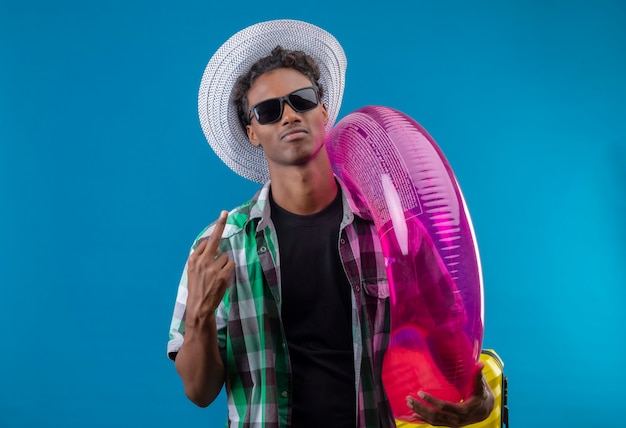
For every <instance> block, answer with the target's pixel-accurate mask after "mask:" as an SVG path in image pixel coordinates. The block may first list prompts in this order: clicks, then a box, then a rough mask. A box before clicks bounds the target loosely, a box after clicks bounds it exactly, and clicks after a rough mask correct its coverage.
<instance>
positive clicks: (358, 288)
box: [354, 285, 361, 293]
mask: <svg viewBox="0 0 626 428" xmlns="http://www.w3.org/2000/svg"><path fill="white" fill-rule="evenodd" d="M354 289H355V290H356V292H357V293H358V292H359V291H361V287H360V286H358V285H357V286H356V287H354Z"/></svg>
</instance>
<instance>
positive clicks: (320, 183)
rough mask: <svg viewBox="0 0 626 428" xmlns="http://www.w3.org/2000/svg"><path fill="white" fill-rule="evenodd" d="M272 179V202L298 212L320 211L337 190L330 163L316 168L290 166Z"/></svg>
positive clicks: (311, 212)
mask: <svg viewBox="0 0 626 428" xmlns="http://www.w3.org/2000/svg"><path fill="white" fill-rule="evenodd" d="M270 175H271V174H270ZM277 175H278V174H277ZM271 180H272V182H271V188H272V198H273V199H274V202H276V203H277V204H278V205H279V206H280V207H281V208H283V209H284V210H287V211H289V212H290V213H293V214H298V215H309V214H315V213H316V212H319V211H321V210H323V209H324V208H326V207H327V206H328V205H329V204H330V203H331V202H332V201H333V200H334V198H335V196H336V195H337V190H338V189H337V182H336V181H335V176H334V175H333V172H332V168H331V167H330V163H328V165H327V166H325V167H322V168H315V169H313V168H301V169H300V168H297V169H296V168H289V170H287V171H283V172H282V173H281V174H280V175H279V176H278V177H271Z"/></svg>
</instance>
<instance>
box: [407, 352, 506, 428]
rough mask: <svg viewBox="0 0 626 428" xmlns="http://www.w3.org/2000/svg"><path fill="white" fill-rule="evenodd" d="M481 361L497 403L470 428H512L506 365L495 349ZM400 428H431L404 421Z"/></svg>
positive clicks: (487, 353)
mask: <svg viewBox="0 0 626 428" xmlns="http://www.w3.org/2000/svg"><path fill="white" fill-rule="evenodd" d="M480 361H482V362H483V363H485V366H484V367H483V373H484V374H485V378H486V379H487V382H488V383H489V386H490V387H491V389H492V390H493V395H494V397H495V403H494V406H493V411H492V412H491V414H490V415H489V417H488V418H487V419H485V420H484V421H482V422H479V423H476V424H472V425H468V427H469V428H504V427H506V428H510V427H509V408H508V402H507V393H508V391H507V389H508V384H507V382H508V380H507V378H506V376H504V372H503V369H504V363H503V362H502V359H501V358H500V356H499V355H498V354H497V353H496V352H495V351H494V350H493V349H483V350H482V352H481V353H480ZM396 426H397V427H398V428H431V427H433V426H432V425H429V424H414V423H410V422H404V421H398V420H397V421H396Z"/></svg>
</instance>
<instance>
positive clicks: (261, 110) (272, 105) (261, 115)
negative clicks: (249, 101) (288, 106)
mask: <svg viewBox="0 0 626 428" xmlns="http://www.w3.org/2000/svg"><path fill="white" fill-rule="evenodd" d="M281 103H282V101H281V100H279V99H278V98H273V99H271V100H267V101H263V102H262V103H259V104H257V106H256V107H254V111H255V112H256V117H257V120H258V121H259V123H260V124H261V125H265V124H267V123H272V122H274V121H276V120H278V119H280V113H281V110H282V109H281V108H280V107H281V105H280V104H281Z"/></svg>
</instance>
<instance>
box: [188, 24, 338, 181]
mask: <svg viewBox="0 0 626 428" xmlns="http://www.w3.org/2000/svg"><path fill="white" fill-rule="evenodd" d="M278 45H280V46H282V47H283V48H285V49H289V50H300V51H303V52H305V53H306V54H308V55H309V56H310V57H311V58H313V59H314V60H315V62H316V63H317V64H318V66H319V68H320V74H321V76H320V79H319V80H320V83H321V84H322V86H323V87H324V96H323V102H324V104H325V105H326V108H327V110H328V123H327V124H326V129H327V130H329V129H330V128H331V127H332V126H333V124H334V123H335V121H336V119H337V115H338V114H339V109H340V107H341V101H342V98H343V90H344V86H345V74H346V65H347V61H346V56H345V53H344V51H343V48H342V47H341V45H340V44H339V42H338V41H337V39H335V37H334V36H332V35H331V34H330V33H328V32H327V31H325V30H323V29H321V28H319V27H317V26H315V25H312V24H309V23H307V22H303V21H297V20H289V19H281V20H274V21H266V22H261V23H258V24H255V25H252V26H250V27H247V28H244V29H243V30H241V31H239V32H238V33H236V34H234V35H233V36H232V37H230V38H229V39H228V40H227V41H226V42H225V43H224V44H223V45H222V46H221V47H220V48H219V49H218V50H217V51H216V52H215V54H214V55H213V57H211V59H210V60H209V63H208V64H207V66H206V69H205V70H204V74H203V76H202V81H201V83H200V90H199V93H198V115H199V117H200V124H201V126H202V131H203V132H204V136H205V137H206V139H207V141H208V143H209V144H210V146H211V148H212V149H213V151H214V152H215V153H216V154H217V156H218V157H219V158H220V159H221V160H222V161H223V162H224V163H225V164H226V165H227V166H228V167H229V168H230V169H232V170H233V171H234V172H236V173H237V174H239V175H241V176H242V177H245V178H247V179H249V180H252V181H255V182H257V183H264V182H266V181H267V180H269V171H268V169H267V163H266V161H265V155H264V153H263V149H261V148H260V147H255V146H253V145H252V144H251V143H250V141H249V140H248V136H247V135H246V133H245V132H244V130H243V128H242V126H241V124H240V121H239V117H238V115H237V109H236V108H235V105H234V104H233V91H232V90H233V87H234V85H235V82H236V80H237V78H238V77H239V76H240V75H242V74H244V73H246V72H248V70H249V69H250V68H251V67H252V65H253V64H254V63H255V62H257V61H258V60H259V59H261V58H263V57H265V56H268V55H269V54H270V53H271V51H272V49H274V48H275V47H276V46H278Z"/></svg>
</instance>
